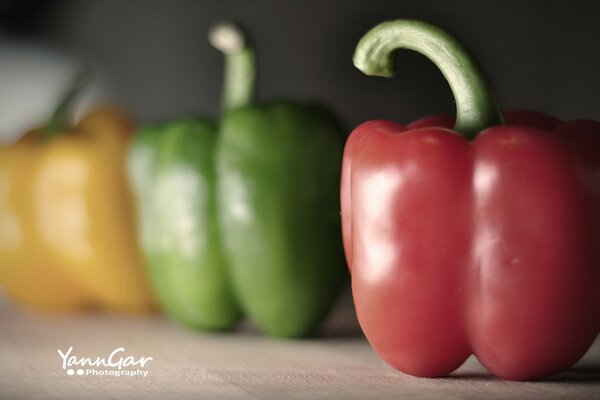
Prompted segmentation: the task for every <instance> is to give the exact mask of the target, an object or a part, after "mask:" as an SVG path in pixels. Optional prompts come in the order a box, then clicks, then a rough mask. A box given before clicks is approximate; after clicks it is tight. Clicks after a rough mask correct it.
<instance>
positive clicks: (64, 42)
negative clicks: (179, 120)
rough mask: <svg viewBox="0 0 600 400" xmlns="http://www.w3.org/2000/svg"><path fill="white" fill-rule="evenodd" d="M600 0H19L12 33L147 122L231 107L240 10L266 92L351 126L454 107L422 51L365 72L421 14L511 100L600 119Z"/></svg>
mask: <svg viewBox="0 0 600 400" xmlns="http://www.w3.org/2000/svg"><path fill="white" fill-rule="evenodd" d="M599 5H600V2H597V1H581V0H580V1H573V0H571V1H506V0H505V1H475V0H472V1H466V0H462V1H433V0H427V1H425V0H421V1H417V0H412V1H402V0H396V1H384V0H357V1H341V0H340V1H326V0H321V1H313V0H304V1H281V0H280V1H277V0H268V1H267V0H264V1H250V0H239V1H192V0H188V1H184V0H174V1H166V0H165V1H158V0H152V1H140V0H137V1H122V0H121V1H119V0H106V1H92V0H84V1H45V2H42V1H21V2H18V1H5V2H3V3H2V6H1V8H0V18H1V19H0V22H1V25H0V27H1V29H2V31H3V32H4V34H6V33H8V34H9V35H10V36H13V37H16V38H27V39H33V40H42V41H44V42H45V43H47V44H49V45H50V46H54V47H56V48H58V49H61V50H62V51H66V52H72V53H74V54H77V55H79V56H80V57H81V58H83V59H86V60H89V61H91V62H94V63H96V64H97V65H98V66H100V67H101V68H102V69H103V70H104V72H105V73H106V74H107V75H108V76H109V78H110V79H111V81H112V82H113V84H114V86H115V87H117V88H118V97H119V100H120V102H121V103H124V104H125V105H127V106H129V107H130V108H131V109H132V110H133V111H134V112H135V113H136V115H137V116H138V118H139V119H141V120H142V121H150V120H156V119H165V118H170V117H174V116H181V115H189V114H201V115H210V116H216V115H218V112H219V103H220V96H219V93H220V88H221V78H222V76H221V69H222V57H221V55H220V54H219V53H218V52H217V51H216V50H214V49H212V48H211V47H210V45H209V44H208V42H207V40H206V36H207V30H208V28H209V26H210V25H211V23H213V22H214V21H215V20H218V19H222V18H233V19H235V20H237V21H239V22H241V23H242V24H243V25H244V26H245V27H246V28H247V30H248V31H250V33H251V35H252V37H253V39H254V42H255V43H256V44H257V46H258V53H259V68H260V70H259V97H260V99H263V100H264V99H271V98H275V97H277V98H279V97H293V98H297V99H319V100H322V101H323V102H326V103H328V104H330V105H331V106H332V107H333V108H334V109H335V110H337V111H338V113H339V115H340V116H341V119H342V120H343V122H344V124H345V125H346V127H347V128H348V129H350V128H352V127H353V126H355V125H356V124H358V123H360V122H361V121H364V120H368V119H372V118H390V119H395V120H398V121H401V122H408V121H410V120H412V119H415V118H418V117H421V116H425V115H428V114H436V113H452V112H453V108H454V106H453V100H452V97H451V93H450V90H449V88H448V85H447V84H446V83H445V81H444V79H443V77H442V76H441V74H440V73H439V72H438V71H437V69H436V68H435V66H434V65H433V64H431V63H430V62H429V61H427V60H426V59H425V58H423V57H422V56H420V55H416V54H414V53H409V52H402V53H400V54H399V55H398V68H397V71H398V73H397V76H396V77H395V78H394V79H389V80H386V79H382V78H371V77H366V76H363V75H362V74H361V73H360V72H359V71H358V70H356V69H355V68H354V67H353V65H352V62H351V58H352V53H353V50H354V46H355V45H356V43H357V41H358V39H359V38H360V37H361V36H362V34H364V33H365V32H366V31H367V30H368V29H369V28H371V27H372V26H374V25H375V24H377V23H379V22H382V21H384V20H389V19H395V18H420V19H425V20H427V21H430V22H433V23H437V24H440V25H442V26H443V27H445V28H447V29H449V30H450V31H451V32H453V33H455V34H456V35H457V36H459V37H460V38H461V39H462V40H463V42H464V43H465V44H466V45H467V47H468V48H470V49H471V50H472V51H473V52H474V53H475V54H476V55H477V57H478V58H479V60H480V62H481V64H483V66H484V68H485V69H486V70H487V72H488V75H489V76H490V77H491V79H492V82H493V83H494V85H495V87H496V90H497V93H498V95H499V98H500V101H501V103H502V105H503V106H504V107H506V108H508V107H511V108H515V107H520V108H530V109H535V110H541V111H546V112H549V113H552V114H555V115H557V116H559V117H561V118H565V119H572V118H592V119H600V100H598V96H599V95H600V78H599V77H598V75H599V74H600V55H599V51H600V46H599V44H600V22H599V17H600V7H599Z"/></svg>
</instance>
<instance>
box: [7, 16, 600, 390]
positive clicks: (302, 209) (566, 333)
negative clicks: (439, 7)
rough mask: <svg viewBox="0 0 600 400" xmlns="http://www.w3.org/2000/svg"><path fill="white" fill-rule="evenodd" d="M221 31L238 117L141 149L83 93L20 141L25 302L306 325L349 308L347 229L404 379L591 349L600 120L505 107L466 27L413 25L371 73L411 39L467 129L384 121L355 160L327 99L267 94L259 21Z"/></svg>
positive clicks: (18, 242) (371, 324)
mask: <svg viewBox="0 0 600 400" xmlns="http://www.w3.org/2000/svg"><path fill="white" fill-rule="evenodd" d="M211 41H212V43H213V45H214V46H215V47H217V48H218V49H220V50H221V51H222V52H223V53H224V54H225V60H226V63H225V83H224V96H223V115H222V117H221V118H220V120H219V121H213V120H210V119H205V118H189V119H183V120H176V121H170V122H163V123H158V124H154V125H151V126H147V127H145V128H143V129H141V130H140V131H139V132H137V134H136V135H135V137H134V138H133V142H132V143H131V144H130V143H129V137H130V135H131V132H132V129H131V124H130V123H129V122H128V121H127V119H126V118H125V117H124V116H123V115H122V114H121V113H119V112H117V111H114V110H99V111H95V112H93V113H91V114H90V115H88V116H87V117H86V118H84V119H83V120H82V121H81V122H80V123H79V124H78V125H77V126H76V127H75V128H72V129H68V128H67V127H66V126H65V124H64V123H63V119H64V118H63V116H64V108H65V106H66V105H65V104H66V103H68V100H69V99H70V98H71V97H72V94H73V93H70V94H69V96H67V101H66V103H65V104H63V105H61V107H59V110H58V112H57V114H56V115H55V116H54V118H53V119H52V121H51V123H49V124H48V126H46V127H45V128H42V129H39V130H35V131H33V132H30V133H29V134H27V135H25V136H24V137H23V139H21V140H20V141H19V142H18V143H16V144H15V145H13V146H12V147H10V148H5V149H2V150H0V221H1V222H2V230H1V231H0V282H1V283H2V285H3V286H4V287H5V289H6V291H7V292H8V293H9V295H12V296H13V297H15V298H17V299H19V300H22V301H24V302H26V303H29V304H31V305H34V306H37V307H42V308H50V309H71V308H82V307H88V306H96V307H106V308H114V309H119V310H147V309H151V308H152V303H153V300H152V295H151V294H150V292H151V291H150V290H149V289H148V287H147V285H146V279H148V281H149V283H150V286H152V287H153V289H154V290H153V292H154V293H155V295H156V299H157V300H158V303H159V305H160V306H161V308H163V309H164V310H165V311H166V312H167V313H168V314H169V315H171V316H172V317H173V318H175V319H177V320H179V321H181V322H182V323H184V324H187V325H189V326H192V327H197V328H201V329H210V330H215V329H217V330H218V329H227V328H230V327H231V326H233V324H235V322H236V321H237V320H238V319H239V318H240V317H241V316H242V315H247V316H249V317H250V318H251V319H252V320H253V321H254V322H255V324H256V325H257V326H258V327H259V328H260V329H261V330H263V331H264V332H266V333H268V334H271V335H275V336H285V337H296V336H301V335H304V334H306V333H308V332H310V331H311V330H312V329H313V328H314V327H315V326H316V324H317V323H318V322H319V321H320V320H321V319H322V318H323V316H324V315H325V314H326V313H327V311H328V310H329V309H330V308H331V305H332V304H333V301H334V299H335V297H336V294H337V293H338V291H339V288H340V286H341V283H342V282H343V277H344V272H343V268H342V265H343V258H344V255H343V250H342V246H341V242H342V240H341V236H343V243H344V249H345V256H346V261H347V264H348V266H349V268H350V272H351V278H352V290H353V296H354V300H355V305H356V311H357V315H358V319H359V322H360V324H361V327H362V329H363V331H364V333H365V336H366V337H367V339H368V340H369V342H370V343H371V344H372V346H373V347H374V349H375V350H376V351H377V352H378V353H379V354H380V355H381V356H382V357H383V358H384V359H385V360H386V361H387V362H388V363H390V364H391V365H392V366H393V367H395V368H397V369H399V370H401V371H404V372H407V373H410V374H413V375H417V376H440V375H445V374H448V373H450V372H452V371H453V370H454V369H456V368H458V367H459V366H460V365H461V364H462V363H463V362H464V360H465V359H466V358H467V357H468V356H469V355H470V354H475V355H476V356H477V357H478V358H479V359H480V361H481V362H482V363H483V364H484V365H485V366H486V367H487V368H488V369H489V370H490V371H491V372H493V373H494V374H496V375H498V376H500V377H504V378H509V379H532V378H536V377H540V376H545V375H548V374H552V373H555V372H558V371H560V370H563V369H565V368H568V367H569V366H570V365H572V364H573V363H574V362H576V361H577V360H578V359H579V358H580V357H581V356H582V355H583V353H584V352H585V351H586V350H587V349H588V348H589V346H590V345H591V343H592V341H593V340H594V338H595V337H596V335H597V334H598V332H599V331H600V318H598V317H597V315H596V312H595V310H597V309H598V308H599V307H600V290H598V289H599V286H600V247H599V246H597V243H598V241H599V240H600V197H599V196H600V180H599V177H600V150H599V149H600V146H599V145H600V123H598V122H594V121H573V122H567V123H563V122H562V121H560V120H558V119H556V118H553V117H550V116H547V115H544V114H540V113H533V112H526V111H513V112H507V113H503V112H502V111H501V109H500V107H499V105H498V102H497V100H496V96H495V94H494V90H493V88H492V86H491V84H490V83H489V81H488V79H487V77H486V76H485V74H484V72H483V70H482V69H481V67H480V66H479V65H478V63H477V62H476V61H475V59H474V58H473V57H472V55H471V54H470V53H469V52H468V51H467V50H466V49H465V48H464V47H463V46H462V44H461V43H460V42H459V41H458V40H457V39H456V38H454V37H453V36H451V35H450V34H448V33H447V32H445V31H443V30H441V29H440V28H438V27H435V26H432V25H429V24H426V23H423V22H420V21H408V20H397V21H392V22H387V23H383V24H381V25H379V26H377V27H376V28H374V29H373V30H371V31H370V32H369V33H367V34H366V35H365V36H364V37H363V39H362V40H361V42H360V43H359V44H358V47H357V50H356V53H355V57H354V62H355V65H356V66H357V67H358V68H359V69H360V70H361V71H363V72H364V73H366V74H368V75H379V76H387V77H390V76H393V71H394V57H393V53H394V51H395V50H396V49H399V48H406V49H411V50H414V51H417V52H420V53H422V54H424V55H425V56H427V57H428V58H429V59H431V60H432V61H433V62H434V63H435V64H436V65H437V66H438V67H439V68H440V70H441V72H442V73H443V74H444V76H445V77H446V79H447V80H448V83H449V85H450V88H451V89H452V92H453V95H454V97H455V100H456V106H457V113H456V119H454V118H449V117H429V118H425V119H423V120H420V121H417V122H414V123H412V124H410V125H408V126H402V125H399V124H397V123H394V122H391V121H382V120H374V121H369V122H366V123H364V124H362V125H360V126H359V127H358V128H356V129H355V130H354V131H353V132H352V134H351V135H350V137H349V138H348V140H347V142H346V145H345V149H344V156H343V159H342V143H343V136H342V133H341V129H340V125H339V123H338V122H337V121H336V119H335V117H333V116H332V114H331V113H330V112H328V111H327V110H325V109H323V108H321V107H318V106H315V105H311V104H302V103H295V102H289V101H274V102H269V103H264V104H262V103H255V102H254V101H253V93H254V82H255V75H256V66H255V55H254V52H253V48H252V46H251V44H250V43H249V42H248V39H247V37H246V35H244V33H243V32H242V31H241V30H240V29H239V27H237V26H235V25H233V24H230V23H224V24H219V25H218V26H216V27H215V28H214V29H213V30H212V31H211ZM340 181H341V193H340V192H339V185H340ZM130 186H131V188H130ZM130 190H131V192H130ZM340 197H341V223H340V217H339V210H340ZM133 204H135V205H136V207H135V209H136V210H137V213H135V214H134V212H133V209H134V207H133ZM136 221H137V222H136ZM340 225H341V226H340ZM136 226H137V228H135V227H136ZM136 237H137V238H139V243H140V247H141V253H139V252H138V250H137V247H136V244H135V241H136ZM144 265H145V268H144ZM144 271H146V273H147V274H146V273H144ZM146 277H147V278H146Z"/></svg>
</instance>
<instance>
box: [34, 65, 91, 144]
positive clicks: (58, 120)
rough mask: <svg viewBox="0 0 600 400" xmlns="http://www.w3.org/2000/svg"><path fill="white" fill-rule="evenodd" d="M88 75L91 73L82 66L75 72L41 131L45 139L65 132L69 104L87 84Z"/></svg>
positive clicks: (87, 68)
mask: <svg viewBox="0 0 600 400" xmlns="http://www.w3.org/2000/svg"><path fill="white" fill-rule="evenodd" d="M90 75H91V71H90V68H89V67H87V66H82V67H80V68H79V69H78V70H77V72H76V73H75V77H74V79H73V82H72V83H71V85H70V86H69V88H68V89H67V91H66V92H65V94H64V95H63V97H62V98H61V100H60V103H58V106H57V107H56V109H55V110H54V113H53V114H52V117H50V121H48V123H47V124H46V126H45V128H44V129H43V131H42V132H43V135H44V136H45V137H52V136H54V135H56V134H57V133H59V132H64V131H66V130H67V127H68V114H69V111H70V108H71V104H72V103H73V101H74V99H75V98H76V97H77V96H78V95H79V94H80V93H81V90H82V89H83V88H84V87H85V86H86V85H87V83H88V82H89V80H90Z"/></svg>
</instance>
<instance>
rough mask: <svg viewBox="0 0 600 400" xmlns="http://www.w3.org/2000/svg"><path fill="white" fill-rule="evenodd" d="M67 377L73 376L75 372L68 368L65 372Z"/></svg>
mask: <svg viewBox="0 0 600 400" xmlns="http://www.w3.org/2000/svg"><path fill="white" fill-rule="evenodd" d="M67 375H75V371H73V370H72V369H71V368H69V369H68V370H67Z"/></svg>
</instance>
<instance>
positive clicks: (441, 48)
mask: <svg viewBox="0 0 600 400" xmlns="http://www.w3.org/2000/svg"><path fill="white" fill-rule="evenodd" d="M399 48H403V49H409V50H414V51H416V52H419V53H421V54H423V55H424V56H426V57H427V58H429V59H430V60H431V61H433V63H434V64H435V65H437V67H438V68H439V69H440V71H441V72H442V74H444V77H445V78H446V80H447V81H448V83H449V85H450V88H451V89H452V94H453V95H454V99H455V101H456V123H455V125H454V130H455V131H456V132H458V133H460V134H462V135H463V136H464V137H465V138H467V139H473V138H474V137H475V136H476V135H477V133H479V132H480V131H482V130H483V129H485V128H487V127H489V126H494V125H501V124H503V123H504V119H503V117H502V111H501V109H500V106H499V104H498V101H497V99H496V95H495V93H494V89H493V87H492V85H491V84H490V82H489V80H488V79H487V77H486V75H485V73H484V72H483V70H482V69H481V67H480V66H479V64H478V63H477V61H476V60H475V58H473V56H471V54H470V53H469V52H468V51H467V50H466V49H465V48H464V47H463V45H462V44H461V43H460V42H459V41H458V40H457V39H456V38H455V37H454V36H452V35H450V34H449V33H448V32H446V31H444V30H443V29H441V28H438V27H436V26H434V25H430V24H428V23H425V22H422V21H411V20H396V21H389V22H384V23H382V24H379V25H377V26H376V27H375V28H373V29H371V30H370V31H369V32H368V33H367V34H366V35H365V36H364V37H363V38H362V39H361V40H360V42H359V43H358V45H357V46H356V51H355V53H354V59H353V61H354V65H355V66H356V67H357V68H358V69H359V70H361V71H362V72H363V73H365V74H367V75H377V76H383V77H392V76H394V57H393V52H394V50H396V49H399Z"/></svg>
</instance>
